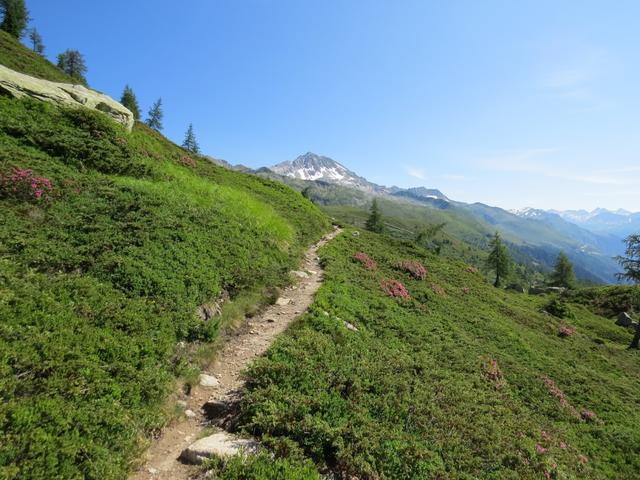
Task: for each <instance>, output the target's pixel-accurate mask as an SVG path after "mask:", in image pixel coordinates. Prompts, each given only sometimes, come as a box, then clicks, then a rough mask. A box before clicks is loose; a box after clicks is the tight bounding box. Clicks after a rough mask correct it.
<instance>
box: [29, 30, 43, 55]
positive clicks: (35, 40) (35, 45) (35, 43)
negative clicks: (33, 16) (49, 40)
mask: <svg viewBox="0 0 640 480" xmlns="http://www.w3.org/2000/svg"><path fill="white" fill-rule="evenodd" d="M29 40H31V48H32V49H33V51H34V52H36V53H37V54H38V55H42V56H44V43H42V36H41V35H40V34H39V33H38V30H36V29H35V28H32V29H31V30H30V31H29Z"/></svg>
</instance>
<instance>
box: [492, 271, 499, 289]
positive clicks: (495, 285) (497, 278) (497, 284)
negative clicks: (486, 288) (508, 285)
mask: <svg viewBox="0 0 640 480" xmlns="http://www.w3.org/2000/svg"><path fill="white" fill-rule="evenodd" d="M493 286H494V287H496V288H498V287H499V286H500V274H499V273H497V274H496V281H495V282H494V284H493Z"/></svg>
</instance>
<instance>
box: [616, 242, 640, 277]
mask: <svg viewBox="0 0 640 480" xmlns="http://www.w3.org/2000/svg"><path fill="white" fill-rule="evenodd" d="M624 242H625V243H626V245H627V247H626V249H625V255H624V256H618V257H616V260H617V261H618V263H619V264H620V266H622V268H623V269H624V272H623V273H619V274H617V277H618V279H619V280H628V281H630V282H633V283H635V284H636V285H640V234H634V235H629V236H628V237H627V238H626V239H625V240H624Z"/></svg>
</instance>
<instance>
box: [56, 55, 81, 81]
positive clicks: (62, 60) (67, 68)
mask: <svg viewBox="0 0 640 480" xmlns="http://www.w3.org/2000/svg"><path fill="white" fill-rule="evenodd" d="M58 68H59V69H60V70H62V71H63V72H64V73H66V74H67V75H69V76H70V77H72V78H73V79H75V80H77V81H79V82H80V83H83V84H86V83H87V79H86V78H85V76H84V75H85V73H87V65H86V64H85V62H84V57H83V56H82V54H81V53H80V52H79V51H78V50H66V51H64V52H62V53H61V54H59V55H58Z"/></svg>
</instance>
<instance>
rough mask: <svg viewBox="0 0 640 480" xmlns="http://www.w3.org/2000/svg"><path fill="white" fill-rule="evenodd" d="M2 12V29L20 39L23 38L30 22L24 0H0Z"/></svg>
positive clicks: (0, 26) (0, 10) (0, 12)
mask: <svg viewBox="0 0 640 480" xmlns="http://www.w3.org/2000/svg"><path fill="white" fill-rule="evenodd" d="M0 14H2V23H0V29H1V30H4V31H5V32H9V33H10V34H11V35H13V36H14V37H16V38H18V39H19V38H22V35H23V34H24V31H25V29H26V28H27V23H28V22H29V12H28V10H27V6H26V5H25V4H24V0H0Z"/></svg>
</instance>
